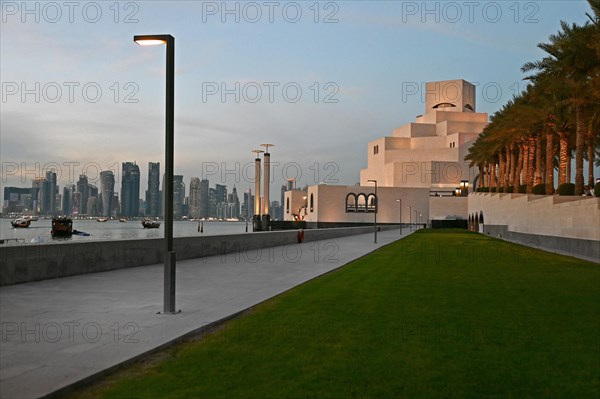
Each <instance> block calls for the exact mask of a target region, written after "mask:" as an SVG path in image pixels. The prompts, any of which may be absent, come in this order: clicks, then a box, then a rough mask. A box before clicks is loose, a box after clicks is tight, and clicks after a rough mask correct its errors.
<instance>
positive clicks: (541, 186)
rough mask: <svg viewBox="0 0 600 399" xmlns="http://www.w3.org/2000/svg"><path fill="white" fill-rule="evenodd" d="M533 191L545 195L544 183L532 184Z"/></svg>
mask: <svg viewBox="0 0 600 399" xmlns="http://www.w3.org/2000/svg"><path fill="white" fill-rule="evenodd" d="M533 193H534V194H536V195H545V194H546V185H545V184H536V185H535V186H533Z"/></svg>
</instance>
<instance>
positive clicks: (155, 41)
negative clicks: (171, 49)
mask: <svg viewBox="0 0 600 399" xmlns="http://www.w3.org/2000/svg"><path fill="white" fill-rule="evenodd" d="M172 40H175V38H174V37H173V36H171V35H135V36H134V37H133V41H134V42H135V43H137V44H139V45H140V46H156V45H159V44H167V43H168V42H170V41H172Z"/></svg>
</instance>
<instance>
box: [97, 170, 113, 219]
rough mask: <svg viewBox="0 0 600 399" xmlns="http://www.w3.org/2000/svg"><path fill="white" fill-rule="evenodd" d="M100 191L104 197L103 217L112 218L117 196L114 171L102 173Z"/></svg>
mask: <svg viewBox="0 0 600 399" xmlns="http://www.w3.org/2000/svg"><path fill="white" fill-rule="evenodd" d="M100 191H101V195H102V211H101V213H102V216H104V217H111V216H112V209H113V198H114V195H115V175H114V174H113V172H112V170H104V171H102V172H100Z"/></svg>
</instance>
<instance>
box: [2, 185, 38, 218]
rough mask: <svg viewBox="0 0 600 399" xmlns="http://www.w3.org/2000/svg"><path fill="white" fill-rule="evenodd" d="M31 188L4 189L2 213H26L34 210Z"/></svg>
mask: <svg viewBox="0 0 600 399" xmlns="http://www.w3.org/2000/svg"><path fill="white" fill-rule="evenodd" d="M31 191H32V189H31V188H20V187H4V203H3V204H2V213H4V214H7V213H9V212H25V211H27V210H31V209H32V199H31Z"/></svg>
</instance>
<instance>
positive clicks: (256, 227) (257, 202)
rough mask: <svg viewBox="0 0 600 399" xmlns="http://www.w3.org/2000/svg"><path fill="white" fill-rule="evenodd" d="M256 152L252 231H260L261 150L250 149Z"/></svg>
mask: <svg viewBox="0 0 600 399" xmlns="http://www.w3.org/2000/svg"><path fill="white" fill-rule="evenodd" d="M252 152H253V153H255V154H256V158H255V159H254V217H253V218H252V231H261V230H262V229H261V224H260V214H261V212H260V154H262V153H263V152H264V151H263V150H252Z"/></svg>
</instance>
